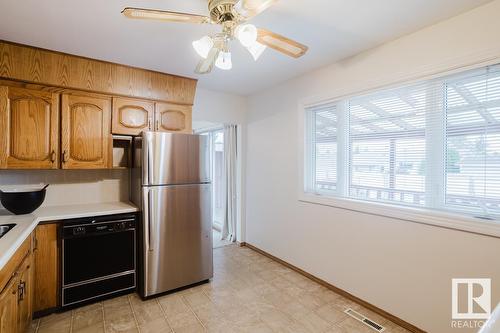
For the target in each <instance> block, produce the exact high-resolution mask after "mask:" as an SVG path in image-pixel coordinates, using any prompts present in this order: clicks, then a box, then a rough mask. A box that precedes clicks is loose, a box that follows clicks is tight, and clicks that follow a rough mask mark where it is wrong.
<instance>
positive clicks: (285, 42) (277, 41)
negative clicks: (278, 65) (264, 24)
mask: <svg viewBox="0 0 500 333" xmlns="http://www.w3.org/2000/svg"><path fill="white" fill-rule="evenodd" d="M257 41H258V42H259V43H261V44H264V45H266V46H269V47H270V48H272V49H275V50H276V51H278V52H281V53H284V54H286V55H288V56H290V57H293V58H299V57H301V56H303V55H304V54H306V52H307V50H308V49H309V48H308V47H307V46H305V45H303V44H300V43H298V42H296V41H294V40H291V39H289V38H286V37H284V36H281V35H278V34H276V33H274V32H271V31H269V30H265V29H258V35H257Z"/></svg>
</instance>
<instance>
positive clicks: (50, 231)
mask: <svg viewBox="0 0 500 333" xmlns="http://www.w3.org/2000/svg"><path fill="white" fill-rule="evenodd" d="M57 232H58V224H57V223H50V224H41V225H39V226H37V227H36V229H35V237H34V239H35V241H34V243H35V248H34V251H33V253H34V262H35V264H34V266H35V274H34V280H35V287H34V298H33V312H34V313H35V314H41V315H43V314H45V313H47V312H50V311H51V310H53V309H55V308H57V307H58V305H59V301H58V300H59V244H58V241H57Z"/></svg>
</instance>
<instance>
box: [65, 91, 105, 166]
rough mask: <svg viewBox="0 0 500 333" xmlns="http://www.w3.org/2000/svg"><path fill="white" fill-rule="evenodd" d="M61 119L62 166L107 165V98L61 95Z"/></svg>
mask: <svg viewBox="0 0 500 333" xmlns="http://www.w3.org/2000/svg"><path fill="white" fill-rule="evenodd" d="M61 122H62V124H61V125H62V126H61V143H62V147H61V161H62V168H63V169H104V168H108V167H110V163H109V162H110V155H111V154H110V153H111V149H112V139H111V126H110V123H111V99H110V98H106V97H100V96H95V95H91V94H89V95H85V94H63V95H62V110H61Z"/></svg>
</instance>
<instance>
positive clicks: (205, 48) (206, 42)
mask: <svg viewBox="0 0 500 333" xmlns="http://www.w3.org/2000/svg"><path fill="white" fill-rule="evenodd" d="M213 46H214V41H213V40H212V38H210V37H209V36H204V37H202V38H200V39H198V40H195V41H194V42H193V48H194V50H195V51H196V53H198V54H199V55H200V57H202V58H203V59H206V58H207V56H208V52H210V50H211V49H212V47H213Z"/></svg>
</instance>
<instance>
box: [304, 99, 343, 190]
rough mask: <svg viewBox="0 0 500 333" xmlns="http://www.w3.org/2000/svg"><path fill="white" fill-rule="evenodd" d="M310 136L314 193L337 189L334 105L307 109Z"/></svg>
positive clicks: (335, 113)
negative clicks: (310, 130) (310, 129)
mask: <svg viewBox="0 0 500 333" xmlns="http://www.w3.org/2000/svg"><path fill="white" fill-rule="evenodd" d="M309 112H310V116H311V117H310V123H311V128H312V135H311V137H310V140H311V141H310V149H311V153H312V154H313V155H314V157H315V158H314V161H313V170H312V175H311V176H312V177H311V179H312V183H313V184H312V188H313V190H314V191H315V192H332V193H333V192H335V191H336V189H337V108H336V106H335V105H334V104H325V105H321V106H315V107H313V108H310V109H309Z"/></svg>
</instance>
